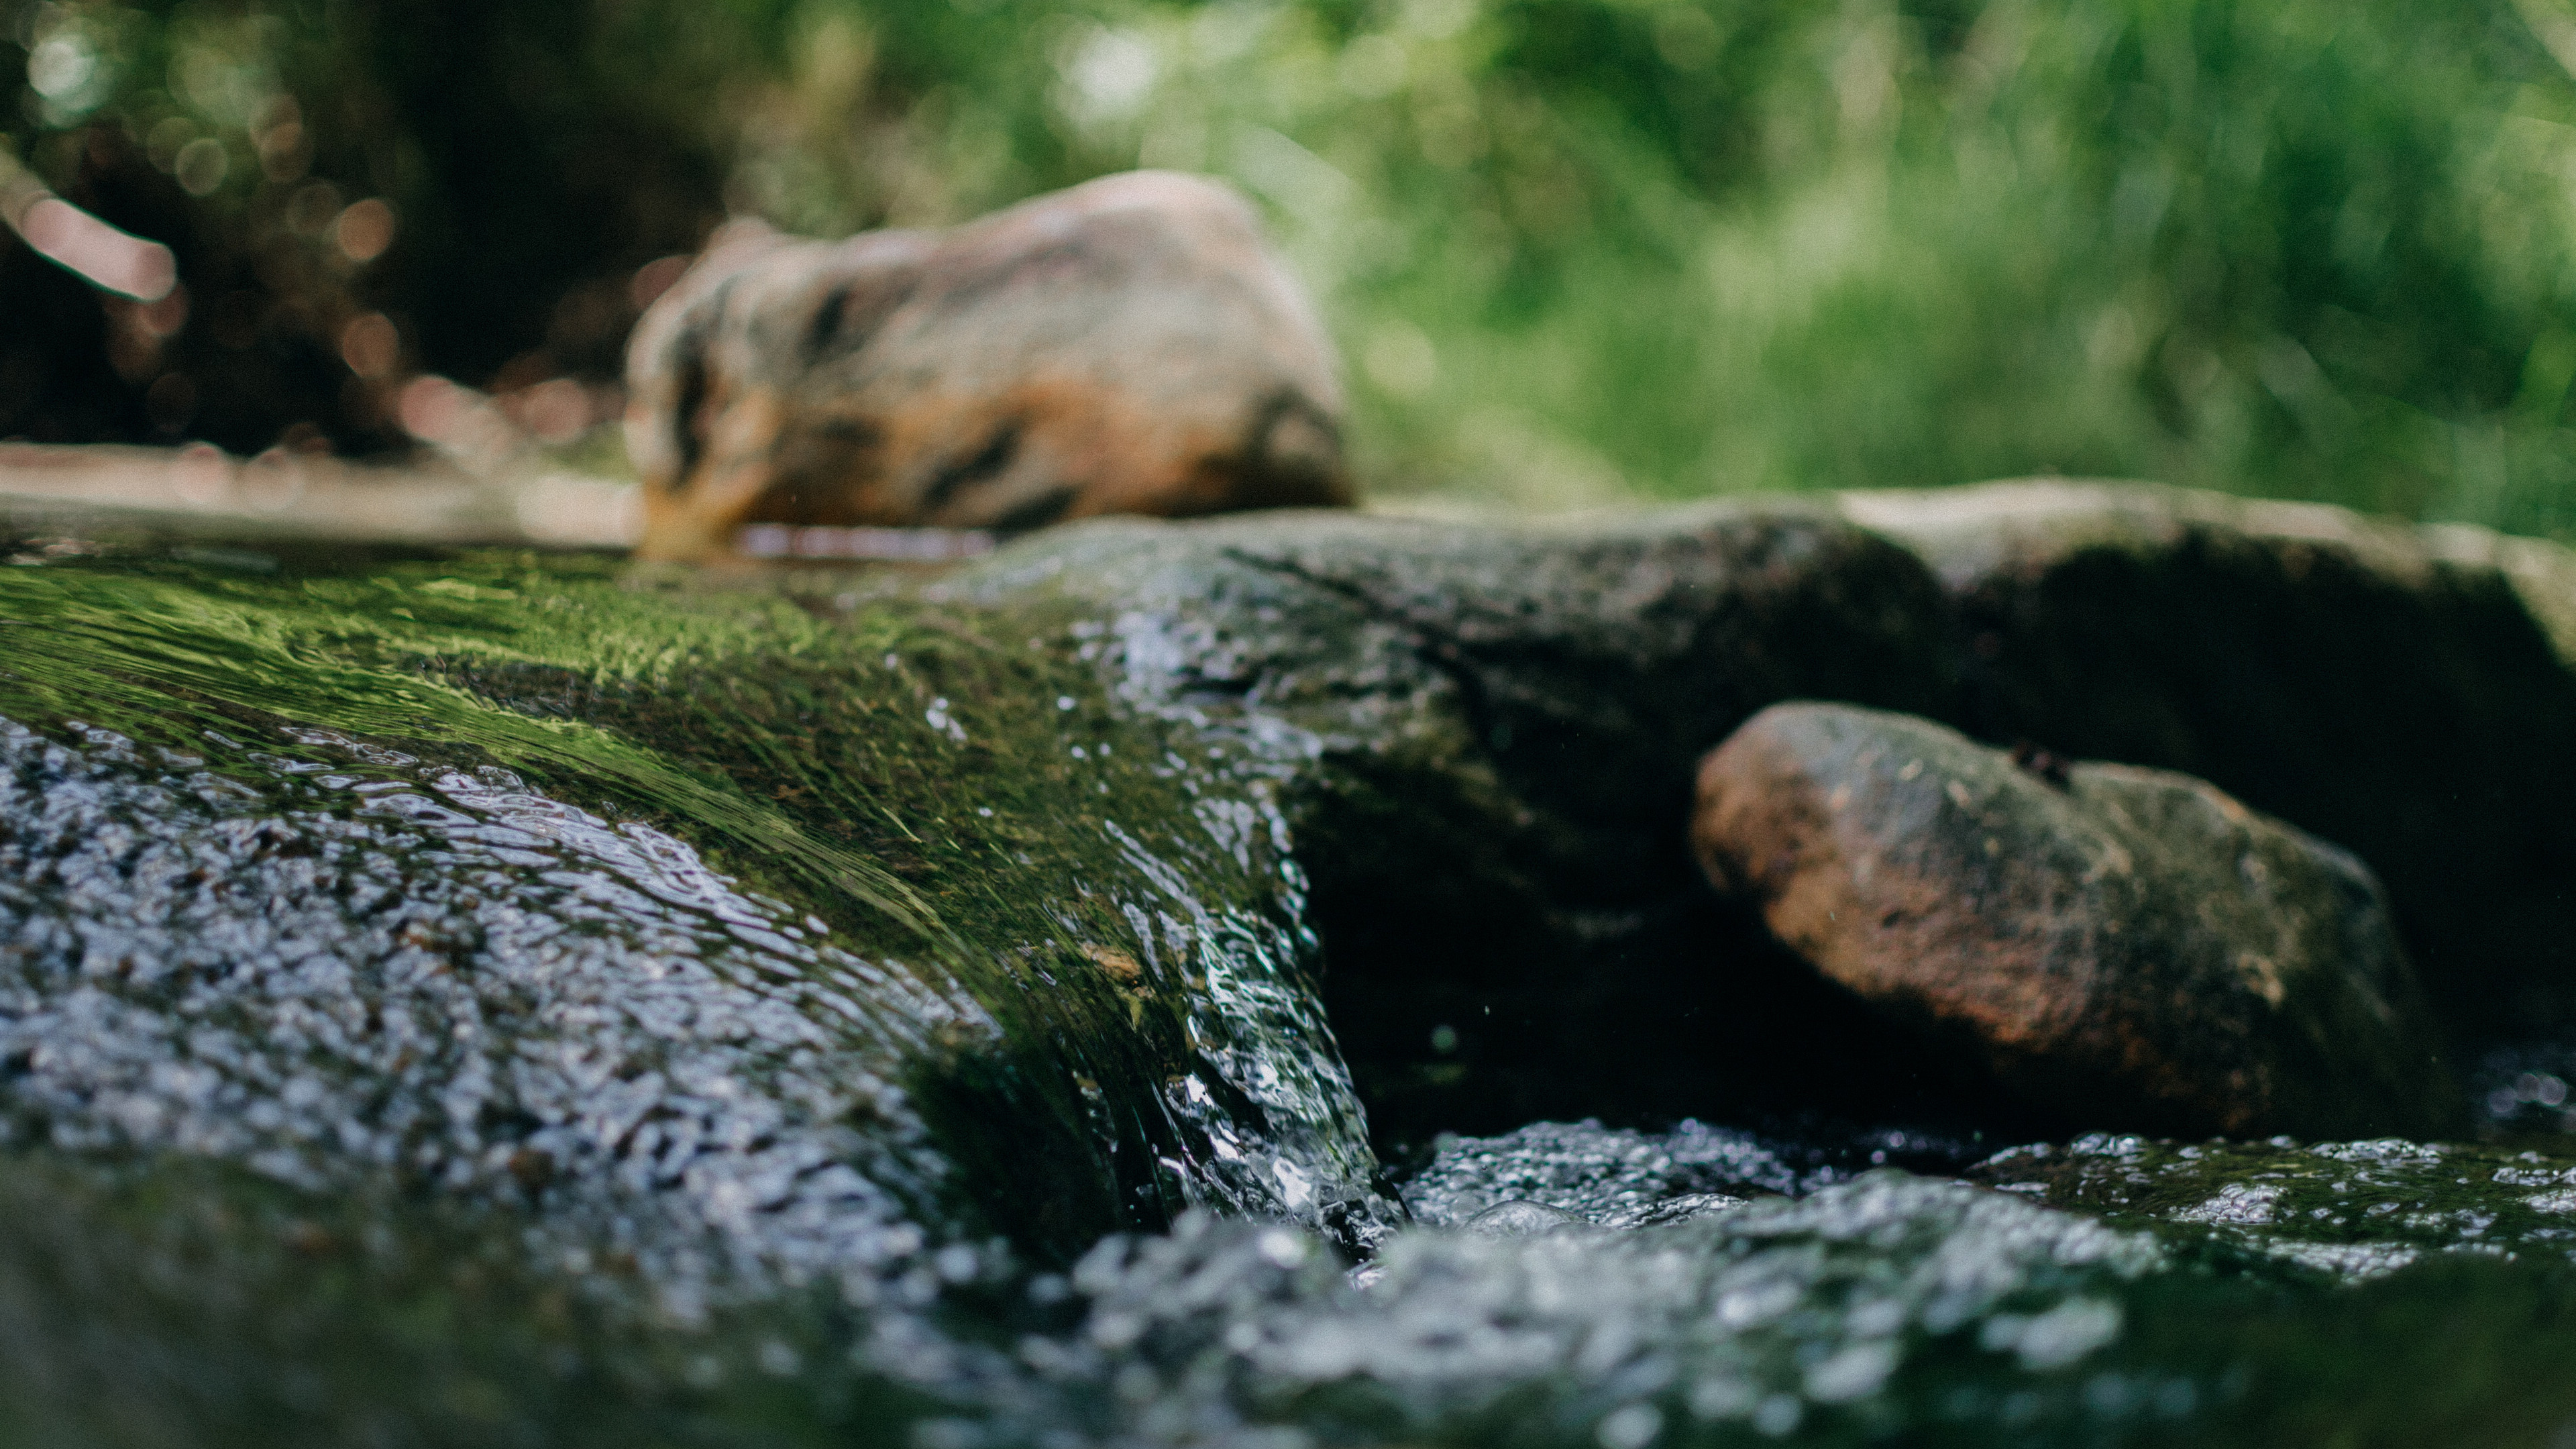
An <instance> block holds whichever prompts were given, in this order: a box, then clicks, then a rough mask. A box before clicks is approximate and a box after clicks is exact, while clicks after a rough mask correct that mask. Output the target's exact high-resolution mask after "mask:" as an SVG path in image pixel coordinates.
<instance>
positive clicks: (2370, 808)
mask: <svg viewBox="0 0 2576 1449" xmlns="http://www.w3.org/2000/svg"><path fill="white" fill-rule="evenodd" d="M1839 506H1840V508H1841V510H1842V512H1843V513H1844V515H1845V516H1846V517H1849V518H1852V519H1854V520H1855V521H1858V522H1861V523H1864V524H1866V525H1868V526H1870V527H1872V528H1875V529H1877V530H1879V531H1880V532H1882V533H1884V534H1885V535H1886V536H1888V537H1890V538H1892V539H1896V540H1899V541H1901V542H1903V543H1904V544H1905V545H1906V546H1907V547H1908V548H1909V549H1911V550H1913V551H1914V552H1915V553H1917V554H1918V555H1919V556H1920V557H1922V559H1923V560H1924V561H1925V562H1926V563H1927V564H1928V565H1930V566H1931V568H1932V569H1933V570H1934V571H1935V572H1936V573H1937V574H1938V575H1939V576H1940V578H1941V581H1942V585H1943V588H1944V590H1945V591H1946V592H1947V593H1948V595H1949V597H1950V599H1951V601H1952V605H1953V607H1954V608H1955V609H1956V610H1957V620H1958V629H1959V639H1960V644H1961V648H1960V650H1959V653H1958V656H1957V657H1958V659H1959V662H1960V671H1961V673H1960V684H1961V696H1960V700H1959V708H1958V712H1957V713H1956V714H1955V715H1948V716H1944V717H1945V718H1947V719H1949V720H1950V721H1951V722H1952V723H1954V724H1957V725H1959V726H1960V727H1961V728H1963V729H1965V730H1967V731H1968V733H1970V734H1972V735H1975V736H1977V737H1978V738H1980V739H1983V740H1986V741H1988V742H1990V743H1995V744H2010V743H2012V742H2014V741H2016V740H2029V741H2033V742H2035V743H2037V744H2039V745H2041V746H2043V747H2045V748H2047V749H2049V750H2051V751H2054V752H2055V753H2057V754H2059V755H2062V756H2065V757H2068V758H2081V759H2094V760H2119V761H2123V762H2126V763H2129V764H2136V765H2151V766H2156V767H2159V768H2163V769H2170V770H2180V771H2182V772H2184V773H2186V774H2190V775H2195V776H2198V777H2199V778H2201V779H2204V780H2207V781H2209V782H2210V783H2212V784H2214V785H2216V786H2218V787H2219V788H2220V789H2222V790H2225V791H2227V792H2228V793H2229V794H2232V795H2234V796H2236V797H2237V798H2238V799H2240V800H2243V801H2244V802H2245V803H2246V804H2248V805H2250V806H2252V807H2254V808H2255V809H2257V810H2261V811H2264V812H2266V813H2268V814H2272V815H2277V816H2279V817H2281V818H2282V819H2284V820H2288V821H2290V822H2291V823H2293V824H2295V825H2297V826H2299V827H2300V828H2302V829H2304V830H2308V831H2312V832H2314V833H2315V834H2317V835H2320V836H2323V837H2324V838H2326V839H2328V840H2331V841H2334V842H2335V843H2337V844H2339V845H2342V846H2344V847H2346V848H2347V849H2350V850H2352V851H2354V852H2355V853H2356V854H2358V855H2360V856H2361V858H2362V859H2363V860H2365V861H2368V862H2369V863H2370V867H2371V869H2372V870H2373V871H2375V872H2376V873H2377V874H2378V876H2379V878H2380V879H2381V881H2382V882H2384V883H2385V884H2386V886H2387V890H2388V895H2389V899H2390V902H2391V904H2392V906H2393V907H2394V909H2395V912H2396V917H2397V923H2398V927H2399V930H2400V932H2401V933H2402V934H2403V935H2404V937H2405V940H2406V945H2407V948H2408V952H2409V954H2410V956H2411V957H2412V958H2413V960H2414V962H2415V967H2416V971H2417V973H2418V975H2419V976H2420V977H2421V978H2422V981H2423V984H2424V990H2425V993H2426V995H2427V997H2428V998H2429V999H2430V1000H2431V1003H2432V1006H2433V1009H2434V1011H2435V1012H2436V1014H2437V1015H2438V1016H2439V1017H2440V1019H2441V1021H2442V1022H2443V1024H2444V1025H2445V1026H2446V1027H2448V1028H2450V1029H2451V1030H2452V1031H2453V1032H2454V1034H2455V1035H2457V1036H2459V1037H2460V1038H2461V1039H2463V1040H2471V1039H2474V1040H2497V1039H2523V1038H2528V1037H2533V1036H2538V1035H2544V1034H2547V1033H2551V1032H2557V1031H2563V1030H2564V1029H2566V1028H2569V1027H2571V1026H2576V920H2571V911H2576V901H2572V900H2571V897H2570V896H2569V895H2568V893H2567V890H2566V882H2567V881H2568V880H2570V879H2576V555H2571V554H2569V552H2568V551H2567V550H2566V549H2564V548H2561V547H2558V546H2557V545H2554V544H2549V543H2543V542H2538V541H2534V540H2529V539H2514V538H2506V537H2502V536H2500V535H2497V534H2494V533H2491V532H2488V531H2486V530H2484V529H2476V528H2469V527H2464V526H2437V527H2426V528H2418V527H2414V526H2410V525H2406V524H2401V523H2395V522H2389V521H2384V520H2373V519H2368V518H2363V517H2361V516H2359V515H2356V514H2353V513H2349V512H2346V511H2344V510H2342V509H2338V508H2328V507H2323V506H2320V505H2311V504H2289V503H2269V502H2253V501H2248V500H2243V499H2235V498H2227V497H2222V496H2219V495H2216V494H2208V493H2195V492H2190V491H2187V490H2183V489H2171V488H2157V487H2149V486H2143V485H2135V484H2120V485H2113V484H2076V483H2067V482H2063V481H2050V482H2038V483H2013V484H1997V485H1988V486H1983V487H1977V488H1964V489H1955V490H1947V491H1943V492H1938V493H1909V494H1852V495H1846V496H1845V497H1844V498H1843V499H1842V500H1841V501H1840V504H1839Z"/></svg>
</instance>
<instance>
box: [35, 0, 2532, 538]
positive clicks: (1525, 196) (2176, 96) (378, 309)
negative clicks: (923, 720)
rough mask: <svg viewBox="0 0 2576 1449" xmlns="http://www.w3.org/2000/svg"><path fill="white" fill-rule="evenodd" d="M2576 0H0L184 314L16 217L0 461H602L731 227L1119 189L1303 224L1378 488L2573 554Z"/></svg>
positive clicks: (960, 212) (69, 150) (103, 187)
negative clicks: (431, 393) (1864, 489)
mask: <svg viewBox="0 0 2576 1449" xmlns="http://www.w3.org/2000/svg"><path fill="white" fill-rule="evenodd" d="M2555 4H2556V0H2469V3H2465V4H2461V5H2455V6H2441V7H2424V6H2407V5H2401V4H2398V3H2395V0H2359V3H2335V0H2273V3H2265V4H2259V5H2258V4H2253V3H2247V0H2222V3H2213V4H2202V5H2195V6H2191V7H2187V8H2181V9H2177V8H2174V7H2170V6H2163V5H2157V4H2151V3H2147V0H1845V3H1838V4H1833V5H1798V6H1792V5H1742V4H1722V3H1718V0H1617V3H1614V0H1270V3H1265V0H1228V3H1219V4H1183V3H1179V0H925V3H904V4H894V3H889V0H802V3H790V0H751V3H745V4H740V5H732V6H726V7H723V8H720V9H709V8H707V7H696V6H691V7H684V6H681V5H678V4H676V3H672V0H631V3H623V4H618V5H613V6H612V5H607V4H582V5H567V6H547V7H510V6H504V5H500V4H498V3H494V0H468V3H463V4H457V5H443V6H439V7H435V8H434V9H428V10H423V9H420V8H418V7H404V8H400V9H398V8H397V7H394V6H391V5H388V4H385V3H383V0H350V3H345V4H338V5H334V6H330V7H327V8H321V7H312V8H308V7H304V6H299V5H293V4H288V3H284V0H244V3H241V4H238V5H233V6H229V7H224V8H220V9H219V8H214V7H188V6H174V5H167V4H159V3H155V4H112V3H105V0H76V3H70V0H48V3H31V0H0V37H5V38H0V86H5V87H6V88H9V89H11V90H13V91H14V95H13V97H12V98H11V101H10V103H9V104H8V105H6V106H5V107H0V126H5V127H6V128H7V131H8V136H9V140H8V144H9V145H11V146H13V147H14V148H15V151H16V154H17V155H18V156H19V157H20V158H21V159H22V160H24V161H25V162H26V163H27V165H28V166H29V167H30V168H31V169H32V170H33V171H34V172H35V173H36V174H37V175H38V176H39V177H40V178H41V179H42V180H43V181H44V182H45V184H47V185H49V186H51V187H53V188H54V189H56V190H57V191H59V192H61V193H62V194H63V195H64V196H66V197H68V198H71V199H73V200H75V201H77V202H79V203H80V204H82V205H87V206H93V207H95V208H97V209H98V211H99V214H100V215H102V216H104V217H105V218H106V219H107V220H108V221H110V222H113V223H115V224H118V225H120V226H125V227H127V228H128V229H129V230H133V231H135V232H137V233H138V234H140V235H144V236H149V237H153V238H156V239H159V240H163V241H166V242H168V243H169V244H170V245H171V246H172V247H173V248H174V249H176V250H177V251H178V252H179V253H180V271H181V277H182V281H183V282H184V283H185V285H186V287H187V292H188V299H189V300H188V303H187V307H186V316H185V319H184V321H182V322H180V323H179V324H178V325H177V327H176V330H175V331H173V332H172V333H171V334H170V335H169V336H168V337H166V338H160V337H157V336H155V335H153V334H154V333H155V332H156V329H160V328H163V327H166V326H169V325H170V323H171V315H170V314H168V313H164V314H158V315H156V316H155V317H153V318H148V319H142V320H141V321H140V322H137V321H134V320H130V319H125V318H123V317H121V316H120V315H118V309H117V308H116V307H115V306H114V305H112V304H110V305H104V306H103V305H102V304H101V302H100V300H99V299H98V298H96V297H95V296H89V295H84V292H83V290H82V289H80V288H77V287H74V286H71V285H68V284H67V282H66V280H65V279H64V278H63V277H61V276H59V275H55V274H54V273H53V271H52V269H51V268H50V267H49V266H48V265H47V264H44V263H41V262H39V261H37V260H36V259H34V258H33V257H31V256H30V255H29V254H28V253H27V252H26V251H25V249H24V248H22V247H20V246H18V244H17V243H16V242H15V241H14V240H5V241H0V308H5V309H6V315H7V316H9V317H10V318H11V319H12V321H13V323H14V322H15V320H16V319H18V318H22V317H23V318H32V319H37V320H36V322H35V325H33V326H22V325H12V326H10V327H9V328H8V329H7V335H6V340H5V341H0V438H6V437H11V436H23V437H27V438H31V439H52V440H72V439H108V438H115V439H129V440H146V439H155V438H164V439H170V440H174V441H175V440H180V439H186V438H205V439H209V440H211V441H214V442H217V443H219V444H222V445H223V446H225V447H226V448H228V449H231V450H233V451H236V452H250V451H257V450H259V449H261V448H265V447H268V446H271V445H274V444H278V443H280V442H284V443H285V444H286V445H288V446H290V447H291V446H296V445H298V444H302V445H307V446H326V445H327V446H329V447H332V448H335V449H339V450H342V451H354V452H365V451H369V450H373V449H379V448H383V447H387V446H393V445H398V444H399V443H400V442H401V439H402V433H401V430H400V429H398V428H397V427H395V426H394V425H393V424H392V423H391V422H389V421H388V419H387V414H386V396H387V394H386V390H385V387H384V386H383V385H382V384H381V383H380V381H379V379H377V378H376V377H373V376H369V375H366V374H367V373H368V372H369V371H370V370H372V369H375V368H378V367H382V368H383V369H385V373H384V376H385V377H387V378H392V379H397V380H398V379H401V378H403V377H406V376H409V375H411V374H413V373H415V372H417V373H420V374H428V375H436V376H440V377H445V378H449V379H453V380H454V381H455V382H457V383H459V384H462V385H465V386H468V387H472V388H475V389H478V390H482V391H485V392H488V393H489V394H491V395H492V396H493V397H494V398H495V400H496V402H495V406H496V407H498V408H499V409H500V410H501V411H502V412H504V413H505V414H508V415H510V416H513V417H514V418H516V419H518V420H519V421H520V425H521V426H524V427H526V428H528V429H530V430H532V431H534V432H536V433H539V434H544V435H550V436H554V437H557V438H563V439H568V440H569V441H568V442H567V443H566V444H564V446H568V447H573V448H574V450H575V451H576V452H579V451H581V450H583V449H589V450H591V452H592V453H594V454H596V458H595V461H594V462H593V463H592V464H591V466H596V467H598V468H601V469H614V468H616V467H618V466H620V465H619V460H618V459H617V458H616V455H615V444H614V442H613V430H606V429H600V428H598V427H596V426H595V423H596V421H597V420H599V419H601V418H604V417H605V416H607V415H608V414H609V413H611V412H613V411H614V408H613V406H611V404H613V403H614V401H615V399H614V398H613V397H610V396H606V395H604V394H603V393H602V391H601V390H602V389H604V388H606V387H608V386H609V385H611V384H612V383H613V381H614V373H615V368H614V359H615V356H616V349H617V344H618V341H619V339H620V337H621V336H622V334H623V332H624V330H625V328H626V327H627V326H628V325H629V323H630V321H631V319H632V317H633V316H634V314H635V312H636V310H637V307H638V305H639V301H640V300H644V299H649V297H650V296H651V295H653V293H654V291H655V289H656V288H657V287H658V286H660V285H662V284H664V283H667V281H668V280H669V278H670V276H671V275H672V272H673V268H672V266H671V264H669V263H668V262H666V261H665V259H667V258H671V257H675V256H678V255H681V254H684V253H687V252H689V251H691V250H692V249H694V248H695V247H696V246H697V245H698V244H699V242H700V241H701V239H702V238H703V237H704V236H705V235H706V233H707V232H708V230H709V229H710V228H711V227H712V226H714V225H715V224H716V223H717V222H718V221H719V220H720V219H721V218H723V217H724V216H726V215H729V214H733V215H756V216H759V217H762V218H764V219H766V220H767V221H769V222H771V223H773V224H775V225H777V226H779V227H781V228H783V229H785V230H788V231H792V232H797V233H801V234H806V235H835V234H846V233H848V232H852V231H856V230H859V229H861V228H864V227H871V226H880V225H916V224H920V225H935V224H947V223H952V222H955V221H959V220H962V219H964V218H967V217H970V216H974V215H978V214H981V213H982V212H985V211H988V210H990V209H992V208H993V207H995V206H998V205H1002V204H1005V203H1008V202H1010V201H1014V200H1017V199H1020V198H1023V197H1026V196H1031V195H1035V194H1038V193H1040V192H1043V191H1047V190H1051V189H1054V188H1057V187H1060V186H1064V185H1068V184H1071V183H1073V182H1076V181H1080V180H1083V179H1085V178H1088V177H1091V176H1096V175H1101V174H1105V173H1107V172H1111V171H1117V170H1124V169H1128V168H1130V167H1135V166H1140V165H1142V166H1153V167H1166V168H1172V169H1179V170H1188V171H1202V172H1207V173H1210V174H1214V175H1217V176H1219V177H1222V178H1224V179H1226V180H1228V181H1229V182H1231V183H1233V184H1234V185H1236V186H1238V187H1239V188H1241V189H1243V190H1244V191H1246V192H1247V193H1248V194H1250V195H1252V196H1254V197H1255V198H1256V199H1257V200H1258V201H1259V202H1260V203H1261V204H1262V205H1263V206H1264V208H1265V209H1266V210H1267V212H1268V213H1269V216H1268V220H1269V222H1270V225H1271V228H1272V230H1273V233H1274V234H1275V235H1276V236H1277V237H1278V239H1279V241H1280V243H1281V246H1282V249H1283V251H1284V252H1285V253H1286V254H1287V256H1288V258H1289V260H1290V262H1291V264H1292V266H1293V267H1294V268H1295V269H1296V270H1297V271H1298V272H1299V274H1300V275H1301V276H1302V278H1303V279H1304V280H1305V281H1306V283H1307V284H1308V285H1309V286H1310V287H1312V288H1313V289H1314V290H1315V291H1316V292H1317V294H1318V299H1319V303H1320V305H1321V307H1322V310H1323V312H1324V315H1325V320H1326V323H1327V325H1328V326H1329V327H1330V328H1331V329H1332V330H1333V332H1334V335H1335V340H1336V342H1337V343H1338V345H1339V346H1340V348H1341V350H1342V351H1343V352H1344V354H1345V355H1347V356H1348V357H1350V358H1351V359H1352V362H1353V367H1352V379H1351V380H1352V386H1353V398H1352V404H1353V409H1354V419H1353V430H1352V436H1353V440H1354V444H1355V447H1356V449H1357V460H1356V461H1357V466H1358V470H1359V472H1360V473H1361V475H1362V476H1363V477H1364V478H1365V479H1367V480H1368V481H1369V482H1370V483H1371V484H1372V491H1373V492H1375V493H1378V494H1379V495H1381V496H1383V495H1386V494H1390V493H1392V494H1399V495H1400V494H1402V493H1404V492H1407V491H1413V492H1416V493H1422V492H1430V493H1433V494H1434V495H1435V496H1439V497H1445V498H1452V499H1458V500H1463V501H1467V502H1475V503H1487V504H1490V503H1504V504H1512V505H1520V506H1543V507H1566V506H1574V505H1579V504H1585V503H1597V502H1611V501H1617V500H1620V499H1623V498H1630V497H1634V496H1637V495H1640V494H1642V495H1648V496H1689V495H1699V494H1706V493H1714V492H1731V491H1738V490H1745V489H1751V488H1759V487H1825V486H1831V487H1853V486H1883V485H1892V484H1908V485H1919V484H1934V483H1946V482H1952V481H1956V480H1959V479H1965V478H1977V477H1997V476H2011V475H2020V474H2036V473H2045V472H2050V471H2061V472H2065V473H2068V474H2072V475H2078V476H2082V475H2095V476H2103V475H2126V476H2148V477H2157V478H2162V479H2166V480H2169V481H2172V482H2177V483H2184V484H2191V485H2197V486H2207V487H2218V488H2225V489H2231V490H2234V491H2239V492H2252V493H2261V494H2266V495H2271V496H2291V497H2309V498H2318V499H2323V500H2328V501H2334V502H2340V503H2345V504H2349V505H2353V506H2357V507H2360V508H2364V509H2369V510H2378V511H2388V512H2395V513H2401V514H2407V515H2411V516H2417V517H2430V518H2450V519H2462V520H2468V521H2474V522H2482V523H2489V524H2495V525H2498V526H2502V527H2505V528H2509V529H2514V530H2519V531H2524V532H2542V533H2545V532H2553V531H2558V532H2564V531H2565V530H2567V529H2568V528H2569V527H2571V526H2576V431H2571V430H2570V428H2569V427H2568V423H2567V417H2566V403H2567V394H2568V391H2569V385H2570V382H2571V380H2576V330H2571V329H2570V326H2569V324H2568V323H2567V321H2566V319H2567V318H2569V317H2571V316H2576V213H2571V211H2570V210H2569V208H2568V206H2567V194H2566V182H2565V177H2566V176H2567V175H2568V174H2570V170H2571V167H2576V82H2571V79H2570V77H2569V74H2568V71H2567V69H2566V67H2565V65H2564V64H2562V57H2563V58H2565V59H2569V60H2576V15H2562V14H2561V13H2560V12H2559V10H2558V9H2557V8H2555ZM352 208H363V209H360V210H354V211H353V210H352ZM353 247H354V250H353V249H352V248H353ZM377 248H381V250H377ZM376 318H381V319H382V320H381V322H378V321H375V320H370V319H376ZM138 329H139V330H138ZM120 363H121V364H122V366H121V367H120ZM540 389H543V390H542V391H541V390H540ZM299 425H300V426H299ZM290 434H291V435H292V436H291V437H290ZM1470 480H1471V481H1470Z"/></svg>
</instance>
